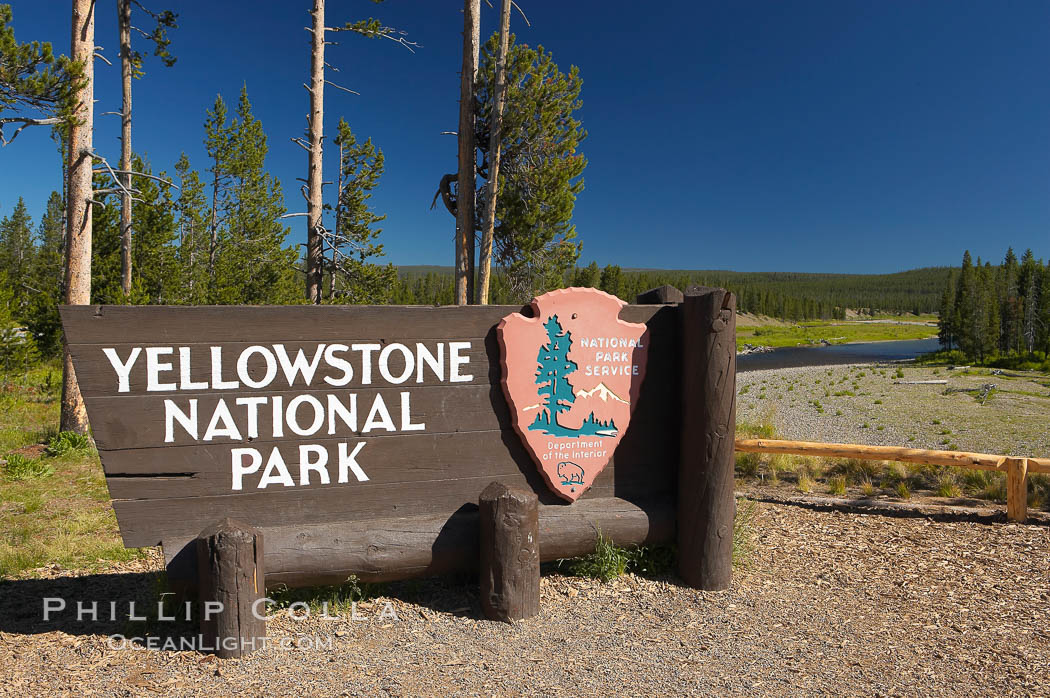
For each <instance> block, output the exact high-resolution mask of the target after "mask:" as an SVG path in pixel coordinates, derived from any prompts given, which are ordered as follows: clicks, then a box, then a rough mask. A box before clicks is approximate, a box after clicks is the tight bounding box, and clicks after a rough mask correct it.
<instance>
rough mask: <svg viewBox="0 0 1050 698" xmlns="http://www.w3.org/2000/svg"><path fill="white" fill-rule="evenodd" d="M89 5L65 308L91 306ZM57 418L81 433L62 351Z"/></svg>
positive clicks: (83, 419) (74, 388)
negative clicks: (60, 403)
mask: <svg viewBox="0 0 1050 698" xmlns="http://www.w3.org/2000/svg"><path fill="white" fill-rule="evenodd" d="M94 55H95V2H94V0H73V20H72V40H71V48H70V56H71V57H72V58H73V60H74V61H76V62H77V63H78V64H79V65H80V66H81V71H82V72H81V78H82V79H81V81H80V83H79V85H78V88H79V89H78V90H77V92H76V97H75V99H76V106H75V107H74V110H73V118H72V123H71V124H70V129H69V154H68V158H67V173H68V174H67V177H68V179H67V187H66V189H67V192H68V196H67V198H66V236H67V239H66V276H65V281H66V288H65V298H64V300H65V302H66V304H67V305H88V304H89V303H90V302H91V198H92V195H91V166H92V138H91V135H92V134H91V132H92V129H93V127H94V88H95V70H94ZM63 353H64V363H63V372H62V414H61V420H60V429H61V430H62V431H75V432H77V433H80V434H86V433H87V431H88V419H87V411H86V410H85V409H84V398H83V397H82V396H81V394H80V386H79V385H78V383H77V377H76V374H75V373H74V371H73V361H72V359H71V358H70V355H69V351H68V350H67V349H64V350H63Z"/></svg>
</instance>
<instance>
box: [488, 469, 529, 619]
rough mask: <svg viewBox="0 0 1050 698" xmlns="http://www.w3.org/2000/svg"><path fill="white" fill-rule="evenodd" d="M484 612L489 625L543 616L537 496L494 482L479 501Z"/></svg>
mask: <svg viewBox="0 0 1050 698" xmlns="http://www.w3.org/2000/svg"><path fill="white" fill-rule="evenodd" d="M478 507H479V509H480V512H479V513H480V516H479V523H480V525H481V574H480V578H481V607H482V609H483V610H484V611H485V617H486V618H488V619H489V620H502V621H505V622H510V621H515V620H521V619H522V618H531V617H532V616H535V615H537V614H538V613H539V612H540V533H539V531H540V523H539V499H538V498H537V497H536V493H534V492H530V491H527V490H522V489H517V488H510V487H507V486H506V485H504V484H503V483H500V482H493V483H492V484H491V485H489V486H488V487H486V488H485V489H484V491H482V493H481V497H480V498H479V500H478Z"/></svg>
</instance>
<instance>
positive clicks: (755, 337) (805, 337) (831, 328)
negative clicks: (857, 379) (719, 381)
mask: <svg viewBox="0 0 1050 698" xmlns="http://www.w3.org/2000/svg"><path fill="white" fill-rule="evenodd" d="M936 331H937V330H936V328H933V327H925V326H922V325H879V324H873V325H866V324H858V323H851V322H843V321H838V322H807V323H805V324H804V325H794V326H787V327H737V335H736V342H737V349H738V350H739V349H742V348H743V346H744V345H745V344H752V345H755V346H766V347H793V346H797V345H799V344H803V345H811V344H819V343H820V342H821V340H827V341H828V342H829V343H830V344H844V343H846V342H877V341H885V340H892V339H925V338H927V337H930V336H933V335H934V334H935V333H936Z"/></svg>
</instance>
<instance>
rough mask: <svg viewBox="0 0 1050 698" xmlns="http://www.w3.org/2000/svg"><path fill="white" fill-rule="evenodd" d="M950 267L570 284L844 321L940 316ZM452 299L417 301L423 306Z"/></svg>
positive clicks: (628, 275) (624, 276) (424, 281)
mask: <svg viewBox="0 0 1050 698" xmlns="http://www.w3.org/2000/svg"><path fill="white" fill-rule="evenodd" d="M949 269H950V268H949V267H924V268H921V269H909V270H907V271H901V272H896V273H893V274H815V273H804V272H751V271H729V270H721V269H695V270H691V269H641V268H630V267H627V268H622V269H621V268H616V267H606V268H605V269H603V270H597V269H596V267H591V268H590V269H588V268H580V269H577V270H576V271H575V273H572V274H569V275H568V278H567V279H566V284H572V283H580V279H581V278H582V279H586V281H585V282H584V285H593V286H595V287H597V288H602V289H603V290H605V291H609V292H610V293H614V294H615V295H618V296H620V297H621V298H623V299H624V300H627V301H631V300H633V299H634V297H635V296H636V295H637V294H638V293H641V292H642V291H645V290H647V289H650V288H654V287H656V286H662V285H664V284H668V285H671V286H676V287H678V288H682V289H684V288H685V287H686V286H689V285H690V284H700V285H705V286H722V287H724V288H728V289H729V290H731V291H733V292H734V293H736V295H737V298H738V300H739V308H740V309H741V310H743V311H747V312H753V313H757V314H761V315H769V316H771V317H779V318H789V319H813V318H830V317H844V315H845V310H846V309H847V308H849V309H854V310H856V309H861V310H869V311H872V312H887V313H931V312H936V310H937V309H938V306H939V303H940V295H941V292H942V291H943V290H944V287H945V283H946V281H947V278H948V274H949ZM399 272H400V274H401V279H402V283H404V284H405V285H406V286H415V287H416V288H419V289H421V290H422V289H423V288H427V289H430V288H435V289H436V288H441V289H444V288H449V287H450V285H451V280H452V267H450V266H437V265H428V266H404V267H400V268H399ZM497 273H498V272H497ZM424 295H428V294H424ZM450 300H451V299H449V300H448V301H446V300H442V299H441V298H434V299H431V298H419V299H418V301H419V302H424V303H430V302H450ZM503 302H505V301H503Z"/></svg>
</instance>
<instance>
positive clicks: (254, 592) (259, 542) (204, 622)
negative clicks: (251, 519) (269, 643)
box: [197, 518, 266, 658]
mask: <svg viewBox="0 0 1050 698" xmlns="http://www.w3.org/2000/svg"><path fill="white" fill-rule="evenodd" d="M197 579H198V584H199V586H198V588H199V590H200V600H201V636H202V638H203V640H204V642H205V644H206V646H209V647H211V648H214V649H215V654H217V655H218V656H220V657H223V658H227V657H241V656H244V655H246V654H249V653H250V652H253V651H254V650H256V649H261V648H262V647H263V646H264V643H265V642H266V640H265V638H266V620H265V616H266V608H265V606H264V605H263V602H262V601H260V599H262V598H263V597H264V595H265V584H266V583H265V573H264V569H263V537H262V533H261V532H260V531H258V530H257V529H255V528H252V527H251V526H248V525H247V524H244V523H241V522H240V521H234V520H233V519H229V518H227V519H223V520H222V521H220V522H218V523H217V524H214V525H212V526H209V527H208V528H206V529H204V530H203V531H201V533H200V535H199V536H197Z"/></svg>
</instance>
